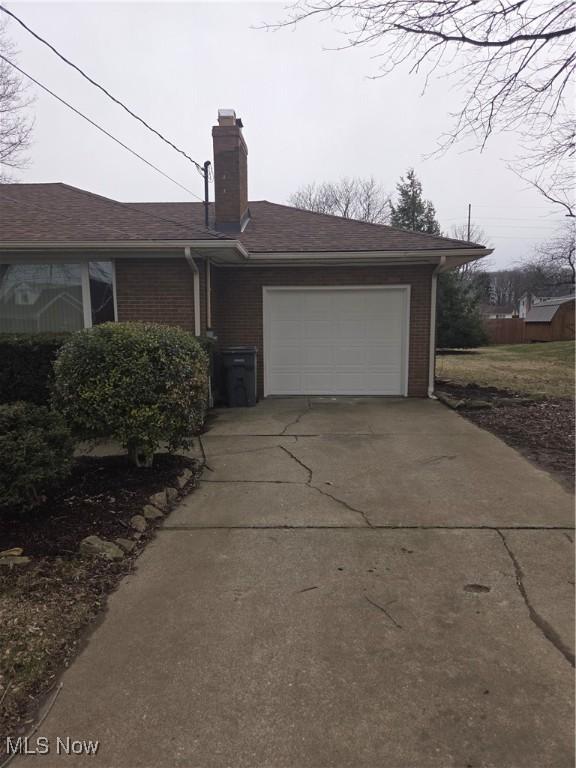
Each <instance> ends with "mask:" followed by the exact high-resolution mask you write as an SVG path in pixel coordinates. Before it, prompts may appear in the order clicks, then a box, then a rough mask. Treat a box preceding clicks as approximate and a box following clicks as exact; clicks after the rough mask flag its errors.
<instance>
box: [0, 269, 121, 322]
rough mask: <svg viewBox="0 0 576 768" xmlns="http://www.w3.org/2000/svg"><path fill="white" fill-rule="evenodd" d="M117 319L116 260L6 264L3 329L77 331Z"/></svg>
mask: <svg viewBox="0 0 576 768" xmlns="http://www.w3.org/2000/svg"><path fill="white" fill-rule="evenodd" d="M114 319H115V311H114V280H113V265H112V263H111V262H109V261H95V262H90V263H89V264H88V263H84V264H65V263H62V264H0V332H2V333H6V332H8V333H40V332H55V333H58V332H62V331H77V330H80V329H81V328H85V327H87V326H91V325H96V324H98V323H104V322H106V321H108V320H114Z"/></svg>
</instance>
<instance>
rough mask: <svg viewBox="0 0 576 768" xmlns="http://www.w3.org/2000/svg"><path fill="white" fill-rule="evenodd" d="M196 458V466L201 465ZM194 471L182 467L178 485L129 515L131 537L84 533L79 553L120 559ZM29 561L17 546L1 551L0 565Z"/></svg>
mask: <svg viewBox="0 0 576 768" xmlns="http://www.w3.org/2000/svg"><path fill="white" fill-rule="evenodd" d="M201 466H202V465H201V464H200V463H199V462H198V468H199V469H200V468H201ZM195 479H196V473H195V472H194V471H193V470H192V469H188V468H186V469H184V470H183V471H182V472H181V473H180V474H179V475H178V478H177V481H176V484H177V486H178V487H177V488H174V487H173V486H167V487H166V488H164V490H162V491H158V493H155V494H153V495H152V496H150V498H149V499H148V502H149V503H148V504H146V505H145V507H144V509H143V510H142V513H141V514H138V515H133V516H132V518H131V519H130V528H131V529H132V530H131V538H122V537H119V538H116V539H115V540H114V541H108V539H103V538H101V537H100V536H96V535H91V536H86V537H85V538H83V539H82V541H81V542H80V545H79V548H78V553H79V554H80V555H81V556H82V557H102V558H104V559H106V560H122V559H123V558H124V556H125V555H126V554H129V553H130V552H132V551H133V549H134V548H135V546H136V544H137V542H138V541H139V539H141V538H142V535H143V533H144V532H145V531H147V530H149V523H150V522H153V521H154V520H161V519H164V517H165V516H166V515H167V514H169V513H170V512H171V511H172V509H173V508H174V506H175V505H176V502H178V501H179V500H180V499H181V498H182V497H183V496H185V495H186V489H187V487H188V486H189V485H190V483H191V482H192V481H195ZM31 561H32V558H31V557H28V556H24V555H23V550H22V549H21V548H20V547H14V548H12V549H5V550H3V551H2V552H0V567H2V566H3V567H7V568H14V567H17V566H19V565H27V564H28V563H30V562H31Z"/></svg>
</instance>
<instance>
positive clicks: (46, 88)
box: [0, 53, 202, 201]
mask: <svg viewBox="0 0 576 768" xmlns="http://www.w3.org/2000/svg"><path fill="white" fill-rule="evenodd" d="M0 59H2V60H3V61H5V62H6V63H7V64H10V66H11V67H14V69H16V70H18V72H20V74H22V75H24V76H25V77H27V78H28V79H29V80H31V81H32V82H33V83H35V84H36V85H37V86H38V87H39V88H42V90H44V91H46V93H49V94H50V96H53V97H54V98H55V99H57V100H58V101H59V102H60V103H61V104H64V106H66V107H68V109H71V110H72V112H75V113H76V114H77V115H79V116H80V117H82V118H83V119H84V120H86V121H87V122H88V123H90V125H93V126H94V128H97V129H98V130H99V131H100V132H101V133H103V134H104V135H106V136H108V138H110V139H112V141H115V142H116V144H119V145H120V146H121V147H122V148H123V149H126V150H127V151H128V152H130V154H132V155H134V157H137V158H138V159H139V160H142V162H143V163H146V165H148V166H149V167H150V168H153V169H154V170H155V171H156V172H157V173H160V174H161V175H162V176H164V178H166V179H169V180H170V181H171V182H172V183H173V184H176V185H177V186H178V187H180V188H181V189H183V190H185V191H186V192H188V194H190V195H192V197H195V198H196V199H197V200H200V201H202V198H201V197H199V195H197V194H196V193H194V192H192V190H191V189H188V187H185V186H184V184H180V182H179V181H176V179H173V178H172V176H169V175H168V174H167V173H165V172H164V171H162V170H161V169H160V168H158V166H156V165H154V163H151V162H150V161H149V160H146V158H145V157H142V155H140V154H138V152H136V150H134V149H131V147H129V146H128V145H127V144H124V142H123V141H120V139H117V138H116V136H113V135H112V134H111V133H110V132H109V131H107V130H106V129H105V128H102V126H101V125H98V123H95V122H94V120H92V119H91V118H89V117H87V116H86V115H85V114H84V113H83V112H80V110H79V109H76V107H73V106H72V104H69V103H68V102H67V101H65V99H63V98H61V97H60V96H58V94H56V93H54V91H51V90H50V88H48V86H46V85H44V84H43V83H41V82H40V81H39V80H36V78H35V77H32V75H29V74H28V72H25V71H24V70H23V69H22V68H21V67H19V66H18V65H17V64H15V63H14V62H13V61H10V59H9V58H7V57H6V56H4V55H3V54H1V53H0Z"/></svg>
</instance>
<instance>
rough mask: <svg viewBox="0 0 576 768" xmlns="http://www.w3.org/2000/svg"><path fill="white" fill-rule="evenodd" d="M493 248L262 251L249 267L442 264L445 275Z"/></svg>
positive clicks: (252, 254)
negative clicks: (268, 265) (279, 265)
mask: <svg viewBox="0 0 576 768" xmlns="http://www.w3.org/2000/svg"><path fill="white" fill-rule="evenodd" d="M492 250H493V249H492V248H458V249H447V250H441V249H433V250H428V251H424V250H419V251H409V250H401V251H376V250H374V251H283V252H280V251H259V252H249V253H248V255H247V260H246V261H247V263H248V264H263V263H266V264H314V263H318V264H327V263H332V264H348V265H353V264H415V265H416V264H440V263H441V262H443V265H442V271H444V270H446V269H450V268H452V267H457V266H460V265H461V264H466V263H467V262H469V261H475V260H476V259H481V258H483V257H485V256H488V255H490V254H491V253H492Z"/></svg>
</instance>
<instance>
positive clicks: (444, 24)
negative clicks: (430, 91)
mask: <svg viewBox="0 0 576 768" xmlns="http://www.w3.org/2000/svg"><path fill="white" fill-rule="evenodd" d="M575 7H576V4H575V3H574V2H573V0H297V2H296V3H295V4H294V5H293V6H292V7H291V9H290V10H289V11H288V12H287V16H286V18H284V19H282V20H281V21H279V22H278V23H277V24H273V25H266V28H268V29H279V28H282V27H286V26H291V25H295V24H298V23H301V22H303V21H305V20H306V19H310V18H313V17H319V18H332V19H337V20H338V21H340V22H341V20H345V22H346V27H347V28H346V29H345V30H344V34H345V35H346V38H347V42H346V43H345V44H344V45H343V46H342V48H354V47H357V46H367V45H369V46H378V47H379V50H378V52H377V53H376V56H375V58H377V60H378V61H379V62H380V71H379V73H378V74H377V75H375V77H384V76H386V75H388V74H389V73H390V72H392V71H393V70H394V69H396V68H397V67H400V66H402V65H404V64H405V63H406V62H407V61H409V60H412V61H413V62H414V63H413V64H412V66H411V68H410V72H414V73H419V72H421V70H422V69H425V68H426V69H427V70H428V71H427V72H424V73H423V74H424V75H425V87H426V85H427V83H428V80H429V78H430V76H431V75H432V74H434V75H436V76H439V75H440V74H445V75H448V76H451V77H453V78H454V79H455V81H456V83H457V85H458V86H459V92H460V98H461V100H460V105H459V107H458V110H457V111H456V112H454V113H453V114H452V117H453V119H454V124H453V127H452V129H451V130H450V131H448V132H446V133H445V134H444V135H443V136H441V137H440V139H439V146H438V149H437V152H444V151H446V150H447V149H448V148H450V147H451V146H452V145H453V144H454V143H455V142H457V141H460V140H462V139H464V138H472V139H473V140H474V141H475V142H476V143H477V144H478V145H479V146H480V147H484V146H485V144H486V142H487V141H488V140H489V138H490V136H491V135H492V134H493V133H494V132H495V131H511V130H514V131H517V132H518V133H519V135H520V137H521V142H522V150H523V154H522V156H521V157H520V158H519V159H517V161H516V166H517V167H519V168H520V170H522V171H523V172H526V171H527V170H529V171H530V173H531V174H533V173H536V174H543V175H544V176H547V175H549V174H552V175H554V177H555V182H554V184H555V186H556V188H558V184H559V181H560V179H561V177H564V181H566V180H567V179H566V171H565V170H562V167H564V168H565V167H566V165H568V164H569V163H570V161H571V159H572V158H573V157H574V154H575V152H576V144H575V141H574V119H573V111H572V103H571V97H572V96H573V82H574V75H575V74H576V52H575V50H574V40H575V37H576V25H575V24H574V14H575ZM561 166H562V167H561ZM547 185H548V181H546V183H545V184H543V186H544V188H546V187H547Z"/></svg>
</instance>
